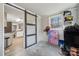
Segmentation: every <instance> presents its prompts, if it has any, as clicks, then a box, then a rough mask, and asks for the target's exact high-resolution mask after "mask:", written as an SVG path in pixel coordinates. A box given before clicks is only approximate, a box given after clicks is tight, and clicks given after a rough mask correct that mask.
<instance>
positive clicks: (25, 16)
mask: <svg viewBox="0 0 79 59" xmlns="http://www.w3.org/2000/svg"><path fill="white" fill-rule="evenodd" d="M5 4H7V5H9V6H12V7H14V8H16V9H19V10H21V11H23V12H24V13H25V15H24V18H25V19H24V21H25V22H24V23H25V48H28V47H31V46H33V45H35V44H37V15H34V14H32V13H30V12H27V11H26V10H23V9H21V8H19V7H17V6H14V5H12V4H10V3H5ZM27 14H30V15H32V16H35V23H36V24H29V23H27ZM27 25H31V26H35V34H30V35H27V27H26V26H27ZM32 35H36V36H35V43H34V44H32V45H30V46H27V36H32Z"/></svg>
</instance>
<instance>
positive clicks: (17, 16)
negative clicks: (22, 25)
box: [4, 5, 24, 22]
mask: <svg viewBox="0 0 79 59" xmlns="http://www.w3.org/2000/svg"><path fill="white" fill-rule="evenodd" d="M4 12H5V13H6V14H7V15H6V16H5V17H6V18H7V21H9V22H23V17H24V12H23V11H20V10H17V9H16V8H14V7H11V6H9V5H4Z"/></svg>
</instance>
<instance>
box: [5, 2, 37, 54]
mask: <svg viewBox="0 0 79 59" xmlns="http://www.w3.org/2000/svg"><path fill="white" fill-rule="evenodd" d="M4 15H5V21H4V22H5V23H4V25H5V26H4V28H5V31H4V32H5V33H4V35H5V39H4V41H5V43H4V49H5V55H13V54H15V53H17V52H18V49H19V50H24V48H28V47H31V46H33V45H34V44H36V43H37V16H36V15H34V14H31V13H29V12H27V11H26V10H23V9H21V8H19V7H16V6H14V5H12V4H9V3H6V4H5V5H4Z"/></svg>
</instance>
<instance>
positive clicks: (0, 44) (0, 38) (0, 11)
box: [0, 3, 4, 56]
mask: <svg viewBox="0 0 79 59" xmlns="http://www.w3.org/2000/svg"><path fill="white" fill-rule="evenodd" d="M3 39H4V38H3V4H2V3H0V56H1V55H3Z"/></svg>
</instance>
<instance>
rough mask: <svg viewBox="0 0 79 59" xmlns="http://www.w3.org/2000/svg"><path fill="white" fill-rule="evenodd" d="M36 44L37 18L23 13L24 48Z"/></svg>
mask: <svg viewBox="0 0 79 59" xmlns="http://www.w3.org/2000/svg"><path fill="white" fill-rule="evenodd" d="M36 43H37V16H36V15H33V14H31V13H28V12H25V47H26V48H27V47H30V46H32V45H34V44H36Z"/></svg>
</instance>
